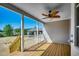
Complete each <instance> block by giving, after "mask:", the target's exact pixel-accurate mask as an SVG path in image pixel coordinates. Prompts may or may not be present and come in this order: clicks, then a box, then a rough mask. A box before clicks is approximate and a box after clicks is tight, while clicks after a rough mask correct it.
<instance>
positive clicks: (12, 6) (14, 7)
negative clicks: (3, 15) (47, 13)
mask: <svg viewBox="0 0 79 59" xmlns="http://www.w3.org/2000/svg"><path fill="white" fill-rule="evenodd" d="M0 5H1V6H4V7H7V8H9V9H11V10H13V11H15V12H19V13H21V14H23V15H25V16H28V17H30V18H33V19H35V20H37V21H39V22H42V23H43V24H45V22H43V21H41V20H40V19H38V18H36V17H35V16H33V15H31V14H29V13H28V12H25V11H24V10H22V9H20V8H18V7H16V6H14V5H13V4H10V3H0Z"/></svg>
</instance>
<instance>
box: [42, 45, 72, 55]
mask: <svg viewBox="0 0 79 59" xmlns="http://www.w3.org/2000/svg"><path fill="white" fill-rule="evenodd" d="M70 53H71V52H70V46H69V45H67V44H59V43H52V44H51V45H50V46H49V47H48V48H47V49H46V50H45V51H44V53H43V54H42V56H70V55H71V54H70Z"/></svg>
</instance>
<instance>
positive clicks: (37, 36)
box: [36, 22, 39, 43]
mask: <svg viewBox="0 0 79 59" xmlns="http://www.w3.org/2000/svg"><path fill="white" fill-rule="evenodd" d="M36 29H37V40H38V43H39V37H38V30H39V29H38V22H37V24H36Z"/></svg>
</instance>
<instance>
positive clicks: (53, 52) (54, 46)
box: [12, 43, 71, 56]
mask: <svg viewBox="0 0 79 59" xmlns="http://www.w3.org/2000/svg"><path fill="white" fill-rule="evenodd" d="M70 50H71V49H70V45H67V44H59V43H45V44H43V45H41V46H39V47H38V48H36V49H35V50H27V51H24V52H18V53H17V52H16V53H14V54H12V55H17V56H70V55H71V54H70V53H71V52H70Z"/></svg>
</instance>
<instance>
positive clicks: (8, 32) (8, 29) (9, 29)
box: [3, 24, 13, 36]
mask: <svg viewBox="0 0 79 59" xmlns="http://www.w3.org/2000/svg"><path fill="white" fill-rule="evenodd" d="M3 31H4V34H5V36H12V35H13V28H12V27H11V25H9V24H8V25H6V26H5V27H4V28H3Z"/></svg>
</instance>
